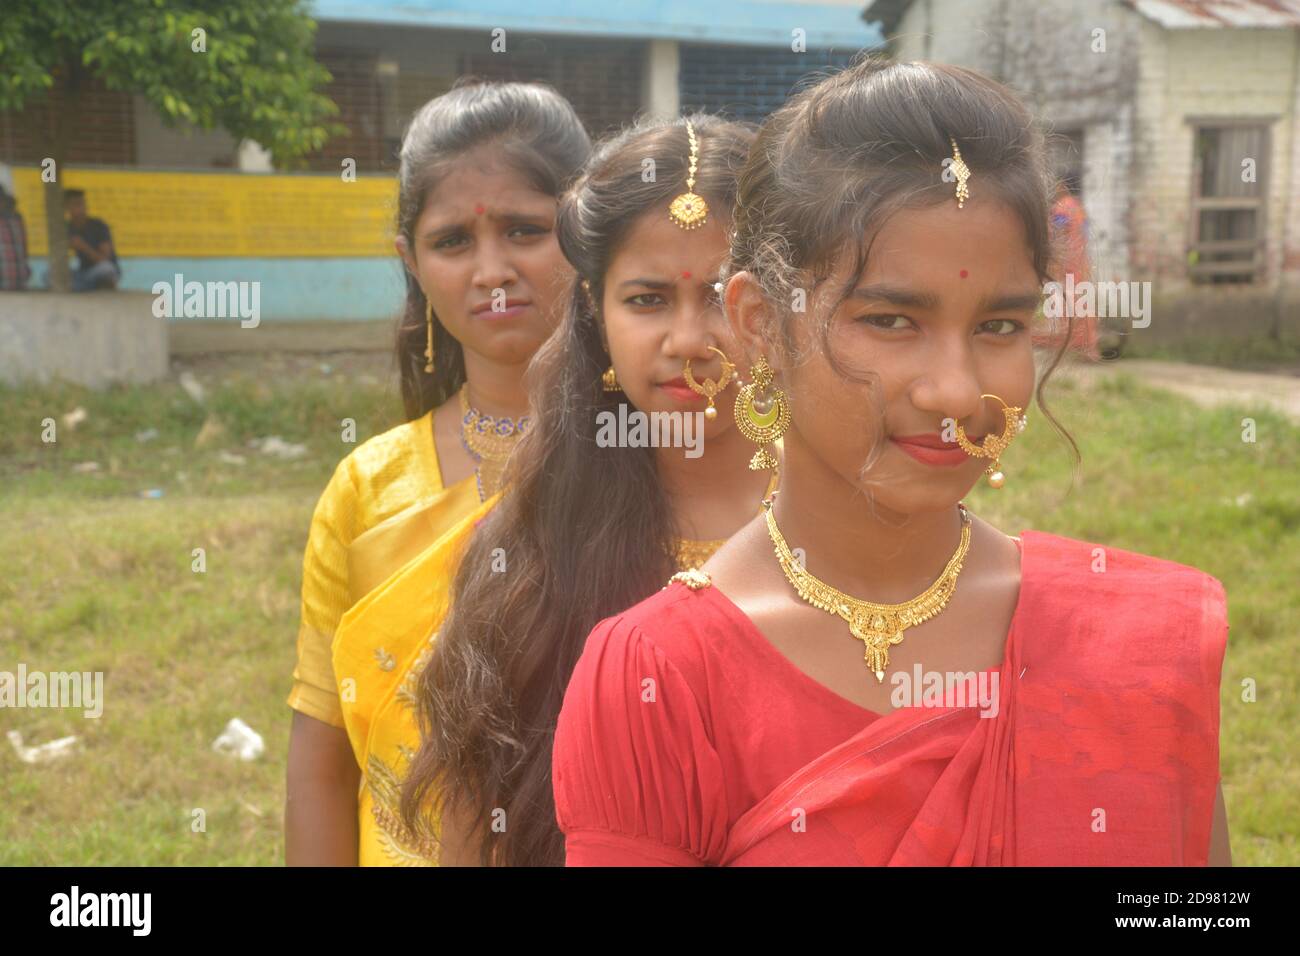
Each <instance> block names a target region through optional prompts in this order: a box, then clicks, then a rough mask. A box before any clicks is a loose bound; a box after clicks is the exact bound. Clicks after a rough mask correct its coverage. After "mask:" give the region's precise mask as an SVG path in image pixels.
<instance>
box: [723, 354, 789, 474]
mask: <svg viewBox="0 0 1300 956" xmlns="http://www.w3.org/2000/svg"><path fill="white" fill-rule="evenodd" d="M749 374H750V378H751V379H752V381H751V382H750V383H749V384H748V385H743V386H741V388H740V394H738V395H737V396H736V427H737V428H739V429H740V433H741V434H742V435H744V436H745V437H746V438H748V439H749V440H750V441H752V442H757V443H758V446H759V448H758V451H756V452H754V457H753V458H751V459H750V460H749V468H750V470H751V471H761V470H762V469H764V468H773V469H775V468H776V467H777V460H776V456H775V455H774V454H772V452H771V450H770V449H768V448H767V447H766V446H767V445H768V444H770V443H771V442H774V441H776V440H777V439H778V438H780V437H781V436H782V435H783V434H785V430H786V429H787V428H789V427H790V403H789V402H788V401H787V400H786V397H785V392H783V391H782V390H781V389H780V388H779V387H777V386H775V385H773V384H772V367H771V366H770V365H768V364H767V359H766V358H764V357H763V356H761V355H760V356H759V357H758V361H757V362H756V363H755V364H754V367H753V368H751V369H750V370H749Z"/></svg>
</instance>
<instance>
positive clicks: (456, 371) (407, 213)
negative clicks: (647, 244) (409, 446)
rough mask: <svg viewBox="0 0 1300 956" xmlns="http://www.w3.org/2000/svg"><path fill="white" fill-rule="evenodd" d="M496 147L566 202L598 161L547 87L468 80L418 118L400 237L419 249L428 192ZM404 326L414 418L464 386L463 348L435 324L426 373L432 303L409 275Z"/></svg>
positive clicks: (405, 387)
mask: <svg viewBox="0 0 1300 956" xmlns="http://www.w3.org/2000/svg"><path fill="white" fill-rule="evenodd" d="M489 143H491V144H494V145H496V146H497V147H498V149H499V151H500V155H501V156H502V158H503V159H504V160H505V161H506V162H507V163H509V164H510V165H511V166H512V167H513V168H514V169H516V170H518V171H519V172H520V174H521V175H523V176H524V177H525V178H526V179H527V180H528V182H530V183H531V184H532V185H533V187H534V188H535V189H537V191H538V192H542V193H545V194H546V195H548V196H559V195H560V194H561V193H562V192H563V191H564V190H565V188H567V187H568V185H569V184H570V183H571V182H572V181H573V179H574V178H575V177H576V176H577V174H578V173H579V172H580V171H581V169H582V165H583V163H585V162H586V161H587V158H588V157H589V156H590V155H591V139H590V138H589V137H588V136H587V132H586V130H585V129H583V126H582V121H581V120H579V119H578V114H577V113H575V112H574V111H573V107H572V106H571V105H570V104H569V101H568V100H566V99H565V98H564V97H563V96H561V95H560V94H559V93H557V92H556V91H555V90H553V89H552V88H551V87H549V86H546V85H544V84H541V83H485V82H483V81H481V80H477V79H475V78H473V77H462V78H461V79H460V80H458V81H457V82H456V85H455V86H453V87H452V88H451V90H449V91H448V92H446V93H444V94H442V95H441V96H438V97H435V98H434V99H431V100H429V102H427V103H425V104H424V106H422V107H420V109H419V110H418V111H416V113H415V115H414V116H412V117H411V122H410V124H409V125H408V126H407V128H406V133H405V134H404V135H403V137H402V149H401V154H400V156H401V165H400V166H399V168H398V172H397V182H398V200H397V231H398V233H399V234H401V235H403V236H405V237H406V241H407V242H408V243H409V244H410V248H411V249H412V250H413V251H414V249H415V235H414V230H415V223H416V220H417V219H419V218H420V213H421V211H422V210H423V209H424V203H425V200H426V198H427V197H428V195H429V193H430V192H431V191H432V190H433V189H434V188H435V187H436V186H437V184H438V182H439V181H440V179H441V178H442V177H443V176H444V175H446V173H447V171H448V170H449V169H450V167H451V166H452V164H453V163H454V162H455V161H456V160H457V159H458V158H459V157H461V156H463V155H464V154H465V153H466V152H469V151H470V150H472V149H477V148H478V147H480V146H484V145H487V144H489ZM403 273H404V275H405V276H406V302H405V304H404V306H403V308H402V317H401V320H400V321H399V323H398V326H397V367H398V371H399V374H400V376H401V383H402V404H403V406H404V407H405V410H406V417H407V418H408V419H415V418H419V417H420V416H421V415H423V414H424V413H425V412H427V411H429V410H430V409H433V408H437V407H438V406H439V405H441V404H442V403H443V402H445V401H446V400H447V399H448V398H449V397H450V396H452V395H454V394H455V393H456V390H457V389H459V388H460V387H461V386H462V385H464V384H465V355H464V352H463V351H462V350H461V346H460V343H459V342H457V341H456V340H455V339H454V338H452V336H451V334H450V333H448V332H447V330H446V328H444V327H443V324H442V323H441V322H439V321H438V316H437V313H435V314H434V317H433V330H434V331H433V335H434V350H435V357H434V367H433V371H432V372H426V371H425V370H424V363H425V358H424V349H425V345H426V338H427V330H426V328H425V318H424V315H425V298H424V292H423V291H421V289H420V284H419V282H417V281H416V279H415V276H413V275H411V273H410V271H409V270H403Z"/></svg>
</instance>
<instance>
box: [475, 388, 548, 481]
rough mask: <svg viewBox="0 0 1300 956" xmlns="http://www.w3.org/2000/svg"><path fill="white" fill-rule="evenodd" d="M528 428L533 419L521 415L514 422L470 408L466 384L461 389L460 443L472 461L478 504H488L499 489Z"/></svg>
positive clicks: (504, 417)
mask: <svg viewBox="0 0 1300 956" xmlns="http://www.w3.org/2000/svg"><path fill="white" fill-rule="evenodd" d="M531 425H532V419H531V418H529V417H528V416H527V415H522V416H520V418H519V421H517V422H516V421H515V420H514V419H511V418H507V417H506V416H504V415H502V416H501V417H500V418H493V417H492V416H491V415H484V414H483V413H482V412H480V411H479V410H478V409H477V408H471V407H470V404H469V385H468V383H467V384H465V385H462V386H461V388H460V441H461V444H462V445H463V446H464V447H465V451H466V453H468V454H469V456H470V457H471V458H473V459H474V476H475V478H476V479H477V481H478V498H479V501H487V500H488V499H489V498H490V497H492V496H493V495H494V494H496V493H497V491H498V489H500V487H501V476H502V474H504V472H505V470H506V462H507V461H508V460H509V458H510V453H511V452H512V451H514V448H515V445H517V444H518V443H519V439H520V438H521V437H522V436H523V435H524V433H525V432H527V431H528V429H529V426H531Z"/></svg>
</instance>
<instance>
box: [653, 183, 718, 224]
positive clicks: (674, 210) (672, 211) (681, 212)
mask: <svg viewBox="0 0 1300 956" xmlns="http://www.w3.org/2000/svg"><path fill="white" fill-rule="evenodd" d="M661 201H662V200H661ZM668 216H669V218H671V219H672V221H673V222H675V223H677V225H679V226H681V227H682V228H683V229H698V228H699V227H700V226H702V225H704V223H705V221H706V220H707V219H708V218H709V204H708V203H706V202H705V201H704V197H703V196H697V195H696V194H695V193H693V192H684V193H682V194H681V195H680V196H678V197H677V198H676V199H674V200H673V201H672V204H671V205H670V206H669V207H668Z"/></svg>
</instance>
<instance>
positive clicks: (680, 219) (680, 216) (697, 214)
mask: <svg viewBox="0 0 1300 956" xmlns="http://www.w3.org/2000/svg"><path fill="white" fill-rule="evenodd" d="M686 138H687V139H688V140H690V143H691V165H690V169H689V170H688V171H687V173H686V192H684V193H682V194H681V195H680V196H678V197H677V198H676V199H674V200H673V201H672V205H670V206H669V207H668V218H669V219H671V220H672V221H673V222H675V223H677V225H679V226H681V227H682V228H683V229H698V228H700V226H702V225H704V223H705V220H707V219H708V218H709V204H708V203H706V202H705V201H704V197H703V196H697V195H695V170H696V168H697V167H698V166H699V162H700V142H699V140H697V139H696V138H695V127H694V126H692V125H691V122H690V120H687V121H686Z"/></svg>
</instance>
